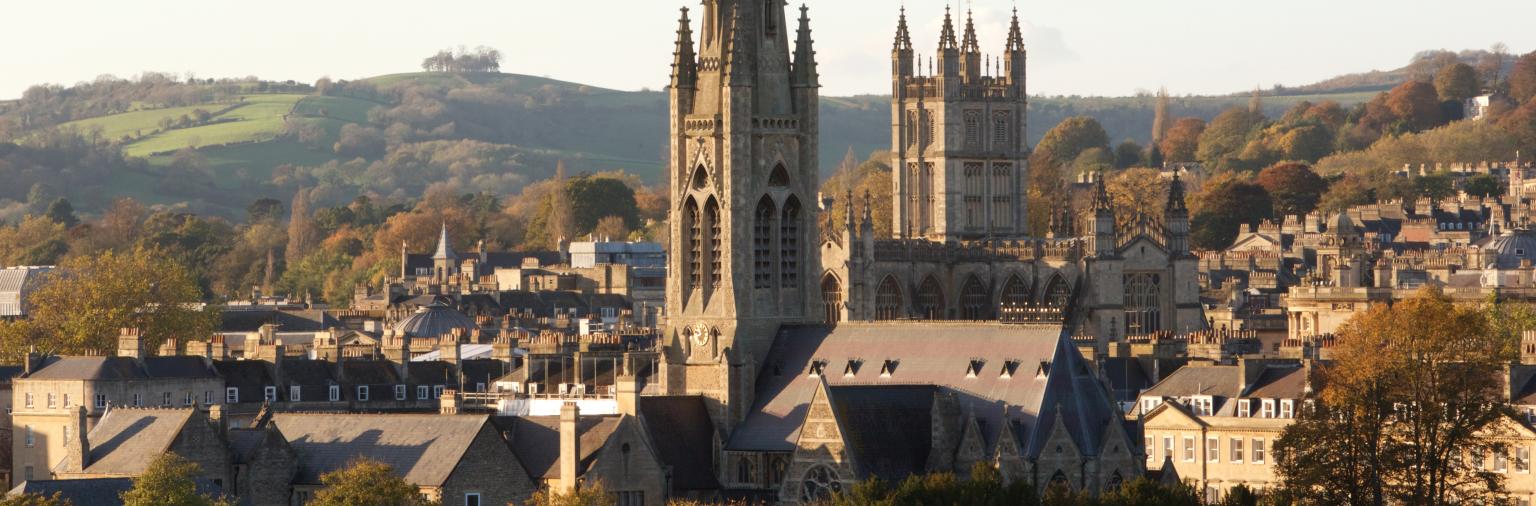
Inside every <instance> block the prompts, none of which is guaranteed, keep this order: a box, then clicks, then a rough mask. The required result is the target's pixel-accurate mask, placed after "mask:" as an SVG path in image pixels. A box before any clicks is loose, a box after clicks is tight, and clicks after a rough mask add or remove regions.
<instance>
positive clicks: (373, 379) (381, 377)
mask: <svg viewBox="0 0 1536 506" xmlns="http://www.w3.org/2000/svg"><path fill="white" fill-rule="evenodd" d="M412 365H413V366H414V365H415V364H412ZM341 371H342V372H341V374H342V376H341V379H342V381H341V382H342V383H346V384H349V385H395V384H399V383H400V376H399V374H397V372H396V371H395V364H394V363H392V362H389V361H387V360H343V361H342V362H341Z"/></svg>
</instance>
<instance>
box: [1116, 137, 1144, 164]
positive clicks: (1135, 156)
mask: <svg viewBox="0 0 1536 506" xmlns="http://www.w3.org/2000/svg"><path fill="white" fill-rule="evenodd" d="M1141 162H1142V160H1141V145H1140V144H1137V143H1136V141H1133V140H1129V139H1127V140H1125V141H1124V142H1121V143H1120V144H1119V145H1118V146H1115V168H1116V169H1129V168H1131V167H1137V166H1141V165H1142V163H1141Z"/></svg>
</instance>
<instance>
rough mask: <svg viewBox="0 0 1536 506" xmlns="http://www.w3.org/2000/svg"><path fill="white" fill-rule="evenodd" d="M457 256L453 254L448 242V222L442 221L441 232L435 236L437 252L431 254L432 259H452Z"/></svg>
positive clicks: (451, 246)
mask: <svg viewBox="0 0 1536 506" xmlns="http://www.w3.org/2000/svg"><path fill="white" fill-rule="evenodd" d="M455 258H457V257H455V256H454V254H453V245H452V244H451V243H449V242H448V222H446V221H445V222H443V230H442V233H441V234H439V235H438V236H437V252H436V253H433V254H432V259H433V260H453V259H455Z"/></svg>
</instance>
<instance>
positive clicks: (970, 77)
mask: <svg viewBox="0 0 1536 506" xmlns="http://www.w3.org/2000/svg"><path fill="white" fill-rule="evenodd" d="M960 74H961V75H963V76H965V80H966V81H967V82H977V81H979V80H980V79H981V74H982V68H981V43H980V42H979V41H977V39H976V22H975V20H974V19H973V17H972V15H971V11H970V10H966V11H965V35H964V38H962V39H961V43H960Z"/></svg>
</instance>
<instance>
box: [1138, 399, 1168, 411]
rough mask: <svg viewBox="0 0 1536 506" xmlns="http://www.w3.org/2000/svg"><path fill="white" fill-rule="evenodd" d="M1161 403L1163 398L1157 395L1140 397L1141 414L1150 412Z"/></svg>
mask: <svg viewBox="0 0 1536 506" xmlns="http://www.w3.org/2000/svg"><path fill="white" fill-rule="evenodd" d="M1162 403H1163V400H1162V399H1159V398H1157V397H1145V398H1142V399H1141V414H1143V415H1145V414H1147V413H1151V412H1152V410H1154V409H1157V406H1158V405H1160V404H1162Z"/></svg>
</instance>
